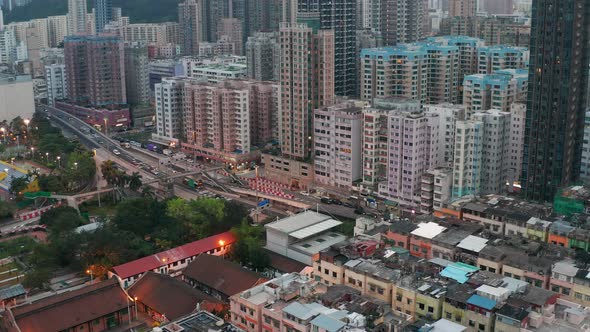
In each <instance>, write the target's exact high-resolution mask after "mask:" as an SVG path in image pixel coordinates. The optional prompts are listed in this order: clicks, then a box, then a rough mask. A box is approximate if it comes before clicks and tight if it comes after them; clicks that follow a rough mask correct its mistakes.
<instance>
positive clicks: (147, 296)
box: [127, 272, 224, 322]
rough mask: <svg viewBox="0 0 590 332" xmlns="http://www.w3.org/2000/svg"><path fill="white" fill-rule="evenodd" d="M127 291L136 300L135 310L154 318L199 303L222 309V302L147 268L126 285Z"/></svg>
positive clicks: (174, 316) (168, 316)
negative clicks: (137, 277)
mask: <svg viewBox="0 0 590 332" xmlns="http://www.w3.org/2000/svg"><path fill="white" fill-rule="evenodd" d="M127 293H128V294H129V296H130V297H131V298H133V299H134V301H136V303H137V310H138V312H142V313H145V314H147V315H148V316H149V317H151V318H152V319H153V320H155V321H159V322H166V321H173V320H176V319H178V318H180V317H183V316H185V315H188V314H190V313H192V312H193V311H195V308H197V306H198V307H200V308H201V309H203V310H208V311H222V310H223V309H224V304H223V302H221V301H219V300H218V299H216V298H214V297H212V296H210V295H207V294H205V293H203V292H201V291H199V290H196V289H194V288H192V287H191V286H189V285H188V284H186V283H184V282H182V281H180V280H178V279H175V278H172V277H170V276H168V275H164V274H160V273H154V272H147V273H145V274H144V275H143V276H141V277H140V278H139V280H137V282H135V283H134V284H133V286H131V287H129V289H128V290H127Z"/></svg>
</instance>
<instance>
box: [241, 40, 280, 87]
mask: <svg viewBox="0 0 590 332" xmlns="http://www.w3.org/2000/svg"><path fill="white" fill-rule="evenodd" d="M278 37H279V34H278V33H276V32H257V33H255V34H254V36H252V37H248V42H247V43H246V63H247V68H248V77H249V78H251V79H253V80H257V81H278V80H279V68H280V67H279V58H280V51H281V48H280V45H279V42H278Z"/></svg>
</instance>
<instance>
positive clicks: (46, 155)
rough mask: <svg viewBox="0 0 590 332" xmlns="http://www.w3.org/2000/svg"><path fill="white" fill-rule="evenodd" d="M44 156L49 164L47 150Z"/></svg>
mask: <svg viewBox="0 0 590 332" xmlns="http://www.w3.org/2000/svg"><path fill="white" fill-rule="evenodd" d="M45 158H46V159H47V163H48V164H49V152H45Z"/></svg>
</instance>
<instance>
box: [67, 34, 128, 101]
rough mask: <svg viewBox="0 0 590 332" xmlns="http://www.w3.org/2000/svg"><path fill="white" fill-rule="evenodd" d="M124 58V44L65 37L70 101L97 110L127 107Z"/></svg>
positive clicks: (105, 38)
mask: <svg viewBox="0 0 590 332" xmlns="http://www.w3.org/2000/svg"><path fill="white" fill-rule="evenodd" d="M124 54H125V52H124V46H123V42H122V41H121V40H120V39H119V38H117V37H112V36H68V37H66V39H65V41H64V56H65V65H66V76H67V83H68V97H69V99H70V100H71V101H72V102H74V103H76V104H82V105H88V104H89V105H92V106H96V107H104V106H110V105H121V104H126V103H127V94H126V90H125V61H124Z"/></svg>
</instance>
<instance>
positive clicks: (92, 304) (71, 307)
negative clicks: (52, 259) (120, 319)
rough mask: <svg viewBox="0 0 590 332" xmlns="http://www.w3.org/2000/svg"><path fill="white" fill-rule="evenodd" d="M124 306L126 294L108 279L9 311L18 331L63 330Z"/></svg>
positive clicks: (126, 300) (126, 299) (125, 306)
mask: <svg viewBox="0 0 590 332" xmlns="http://www.w3.org/2000/svg"><path fill="white" fill-rule="evenodd" d="M127 306H128V298H127V295H126V294H125V292H124V291H123V290H122V289H121V287H120V286H119V283H118V282H117V280H116V279H109V280H107V281H103V282H99V283H96V284H94V285H91V286H87V287H84V288H80V289H77V290H73V291H69V292H65V293H61V294H58V295H54V296H50V297H47V298H44V299H42V300H39V301H35V302H33V303H30V304H25V305H22V306H18V307H14V308H12V309H10V310H11V311H12V315H13V317H14V320H15V322H16V324H17V325H18V327H19V329H20V331H64V330H68V329H69V328H71V327H74V326H78V325H80V324H82V323H85V322H91V321H93V320H95V319H97V318H100V317H102V316H106V315H108V314H110V313H114V312H117V311H120V310H123V309H127Z"/></svg>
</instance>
